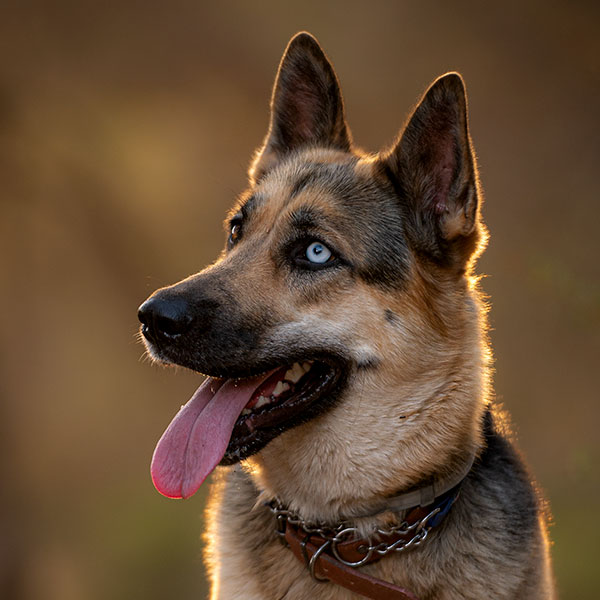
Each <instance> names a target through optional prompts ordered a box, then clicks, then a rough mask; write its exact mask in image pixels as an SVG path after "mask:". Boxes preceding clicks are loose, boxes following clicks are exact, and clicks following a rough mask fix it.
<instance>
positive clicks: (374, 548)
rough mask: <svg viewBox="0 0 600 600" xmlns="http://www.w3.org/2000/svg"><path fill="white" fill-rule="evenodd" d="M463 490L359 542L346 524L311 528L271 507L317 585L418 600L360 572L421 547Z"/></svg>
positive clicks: (386, 599)
mask: <svg viewBox="0 0 600 600" xmlns="http://www.w3.org/2000/svg"><path fill="white" fill-rule="evenodd" d="M461 483H462V482H461ZM459 491H460V483H459V484H458V485H456V486H455V487H454V488H453V489H451V490H448V491H447V492H446V493H444V494H443V495H442V496H440V497H439V498H436V499H435V501H434V502H432V503H431V504H429V505H428V506H417V507H414V508H412V509H411V510H409V511H408V513H407V514H406V516H405V518H404V521H403V522H402V524H401V525H399V526H397V527H393V528H391V529H388V530H385V531H384V530H377V531H376V532H375V533H374V534H373V535H372V536H369V537H367V538H358V539H357V538H356V534H357V529H356V528H354V527H350V526H348V527H345V526H344V525H343V524H342V525H339V526H338V527H336V528H335V529H331V528H327V527H321V526H318V525H310V524H307V523H305V522H304V521H302V520H300V519H298V518H297V517H296V516H294V515H292V514H291V513H290V512H289V511H287V510H286V509H285V508H283V507H282V506H281V505H278V504H277V503H275V502H273V503H270V507H271V510H272V511H273V512H274V514H275V516H276V517H277V525H278V533H279V535H280V536H281V540H282V542H283V543H284V544H285V545H286V546H288V547H289V548H290V549H291V550H292V552H293V553H294V555H295V556H296V558H297V559H298V560H299V561H300V562H302V563H303V564H304V565H305V566H306V567H307V569H308V570H309V573H310V575H311V576H312V577H313V579H315V580H316V581H322V582H325V581H331V582H333V583H336V584H338V585H340V586H342V587H345V588H346V589H349V590H351V591H353V592H354V593H356V594H360V595H362V596H364V597H365V598H371V599H372V600H418V598H417V597H416V596H415V595H414V594H412V592H410V591H408V590H405V589H403V588H400V587H398V586H396V585H393V584H391V583H389V582H387V581H383V580H381V579H376V578H375V577H372V576H370V575H368V574H367V573H364V572H362V571H360V570H358V569H357V568H356V567H360V566H362V565H367V564H371V563H374V562H376V561H378V560H380V559H381V558H383V556H385V555H387V554H388V553H391V552H400V551H403V550H407V549H408V548H410V547H413V546H418V545H419V544H421V543H422V542H423V541H424V540H425V539H426V538H427V536H428V534H429V531H430V530H431V529H432V528H433V527H435V526H437V525H438V524H439V523H441V521H442V520H443V518H444V517H445V515H446V514H447V513H448V511H449V510H450V508H451V507H452V504H453V503H454V501H455V500H456V498H457V497H458V494H459Z"/></svg>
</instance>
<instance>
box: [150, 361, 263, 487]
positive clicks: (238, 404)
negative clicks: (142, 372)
mask: <svg viewBox="0 0 600 600" xmlns="http://www.w3.org/2000/svg"><path fill="white" fill-rule="evenodd" d="M269 375H271V373H267V374H266V375H263V376H261V377H253V378H250V379H241V380H234V379H228V380H227V381H225V382H224V383H223V381H222V380H216V379H212V378H210V377H209V378H208V379H207V380H206V381H205V382H204V383H203V384H202V385H201V386H200V387H199V388H198V389H197V390H196V392H195V393H194V395H193V396H192V397H191V399H190V401H189V402H188V403H187V404H186V405H185V406H182V407H181V410H180V411H179V412H178V413H177V415H176V416H175V418H174V419H173V420H172V421H171V424H170V425H169V426H168V427H167V430H166V431H165V432H164V433H163V435H162V437H161V438H160V440H159V442H158V444H157V445H156V449H155V450H154V456H153V457H152V466H151V467H150V472H151V474H152V481H153V482H154V486H155V487H156V489H157V490H158V491H159V492H160V493H161V494H162V495H163V496H167V498H189V497H190V496H192V495H193V494H195V493H196V492H197V491H198V488H199V487H200V485H201V484H202V482H203V481H204V480H205V479H206V478H207V477H208V475H209V474H210V473H211V472H212V470H213V469H214V468H215V467H216V466H217V465H218V464H219V462H220V461H221V459H222V458H223V455H224V454H225V450H226V449H227V444H228V443H229V439H230V438H231V432H232V431H233V427H234V425H235V422H236V420H237V418H238V417H239V415H240V413H241V412H242V410H243V408H244V407H245V406H246V404H248V402H249V401H250V398H251V397H252V395H253V393H254V391H255V390H256V389H257V388H258V386H259V385H260V384H261V383H262V382H263V381H265V379H267V377H269Z"/></svg>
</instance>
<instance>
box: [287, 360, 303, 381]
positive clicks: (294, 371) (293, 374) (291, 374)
mask: <svg viewBox="0 0 600 600" xmlns="http://www.w3.org/2000/svg"><path fill="white" fill-rule="evenodd" d="M302 375H304V371H303V370H302V367H301V366H300V365H299V364H298V363H294V364H293V365H292V368H291V369H288V371H287V372H286V374H285V375H284V379H287V380H288V381H291V382H292V383H297V382H298V380H299V379H300V377H302Z"/></svg>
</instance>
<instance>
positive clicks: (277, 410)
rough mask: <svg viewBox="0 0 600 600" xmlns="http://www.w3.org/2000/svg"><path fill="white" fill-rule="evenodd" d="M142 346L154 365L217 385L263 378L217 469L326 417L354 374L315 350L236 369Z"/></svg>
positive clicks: (347, 363) (347, 364)
mask: <svg viewBox="0 0 600 600" xmlns="http://www.w3.org/2000/svg"><path fill="white" fill-rule="evenodd" d="M146 345H147V347H148V353H149V354H150V356H151V357H152V358H153V359H154V360H156V361H157V362H160V363H162V364H165V365H174V366H181V367H185V368H187V369H190V370H192V371H195V372H197V373H199V374H202V375H206V376H208V377H210V378H212V379H214V380H219V381H220V382H221V383H224V382H227V381H234V382H236V383H239V385H240V386H241V385H243V384H244V381H245V380H251V379H256V378H260V377H261V376H263V377H264V376H265V375H267V374H268V377H267V378H266V380H265V381H264V382H263V383H262V384H261V385H260V386H259V387H258V389H257V390H256V391H255V393H254V394H253V395H252V397H251V398H250V400H249V402H248V403H247V404H246V406H245V407H244V408H243V410H242V411H241V413H240V415H239V416H238V418H237V420H236V422H235V425H234V426H233V431H232V433H231V438H230V440H229V444H228V445H227V449H226V450H225V454H224V455H223V458H222V459H221V461H220V463H219V464H221V465H232V464H235V463H237V462H239V461H240V460H243V459H245V458H248V457H250V456H252V455H253V454H256V453H257V452H259V451H260V450H262V449H263V448H264V447H265V446H266V445H267V444H268V443H269V442H270V441H271V440H273V439H274V438H276V437H278V436H279V435H281V434H282V433H284V432H285V431H287V430H289V429H291V428H293V427H296V426H298V425H301V424H303V423H306V422H308V421H310V420H312V419H314V418H316V417H318V416H319V415H321V414H323V413H324V412H326V411H328V410H329V409H330V408H331V407H333V406H334V405H335V403H336V401H337V400H338V399H339V398H340V396H341V395H342V393H343V390H344V389H345V387H346V385H347V383H348V378H349V375H350V373H352V372H353V370H354V369H353V362H352V361H351V360H350V359H348V358H345V357H342V356H341V355H338V354H335V355H334V354H331V353H328V352H325V351H322V350H316V349H315V350H312V351H310V352H303V353H302V354H298V355H288V356H283V355H282V356H279V357H277V358H276V359H274V358H273V357H271V358H270V359H257V360H255V361H252V362H246V361H240V360H239V359H238V361H237V362H236V364H235V365H231V366H225V365H224V362H223V361H220V363H219V364H218V365H217V364H210V363H211V362H212V361H210V360H204V358H200V359H199V358H198V357H196V356H194V355H192V354H187V353H186V354H185V355H183V354H179V353H178V352H172V351H168V352H165V351H164V350H163V349H161V348H159V347H156V346H155V345H154V344H152V343H148V342H147V344H146ZM277 382H281V383H277ZM274 384H275V385H276V387H274V388H273V385H274ZM264 389H267V390H268V393H267V394H266V395H262V394H261V390H264Z"/></svg>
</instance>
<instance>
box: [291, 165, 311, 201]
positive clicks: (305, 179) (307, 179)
mask: <svg viewBox="0 0 600 600" xmlns="http://www.w3.org/2000/svg"><path fill="white" fill-rule="evenodd" d="M314 178H315V173H312V172H311V171H309V172H308V173H304V175H301V176H300V178H299V179H298V180H297V181H296V183H294V185H293V186H292V190H291V191H290V200H291V199H292V198H294V197H296V196H297V195H298V194H299V193H300V192H301V191H302V190H303V189H304V188H305V187H306V186H307V185H308V184H309V183H311V182H312V181H313V180H314Z"/></svg>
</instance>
